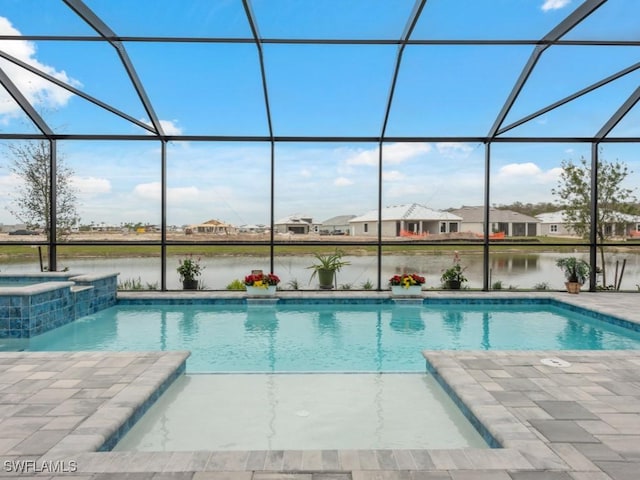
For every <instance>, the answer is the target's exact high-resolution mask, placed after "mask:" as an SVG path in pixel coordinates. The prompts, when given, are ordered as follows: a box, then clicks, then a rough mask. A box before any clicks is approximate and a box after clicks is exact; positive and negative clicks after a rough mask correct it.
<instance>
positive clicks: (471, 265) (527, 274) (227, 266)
mask: <svg viewBox="0 0 640 480" xmlns="http://www.w3.org/2000/svg"><path fill="white" fill-rule="evenodd" d="M581 255H582V256H583V258H585V259H587V256H586V254H578V256H581ZM562 256H566V254H561V253H539V254H529V253H527V254H520V253H492V254H491V256H490V259H489V268H490V272H489V273H490V283H491V284H493V283H494V282H497V281H500V282H502V283H503V286H504V287H505V288H508V287H514V288H520V289H531V288H534V286H535V285H537V284H541V283H547V284H548V286H549V288H550V289H553V290H562V289H564V278H563V276H562V272H561V271H560V270H559V269H558V267H557V266H556V260H557V259H558V258H559V257H562ZM607 258H608V260H607V261H608V265H610V267H609V270H608V271H609V272H611V275H610V276H612V275H613V272H614V270H615V262H616V260H618V261H621V260H622V259H625V260H627V262H626V266H625V272H624V278H623V281H622V289H623V290H637V287H636V284H640V254H632V253H624V254H622V253H620V254H615V255H609V256H608V257H607ZM345 259H346V260H348V261H349V262H351V264H350V265H349V266H348V267H346V268H344V269H342V271H341V272H340V273H339V275H338V284H339V285H344V284H350V285H352V286H353V288H360V286H361V285H362V284H363V283H364V282H365V281H367V280H369V281H373V280H374V279H375V278H377V266H376V257H375V256H349V257H345ZM312 262H313V259H312V258H310V257H309V256H300V257H295V256H287V257H277V258H276V259H275V272H276V273H277V274H278V276H280V278H281V279H282V283H281V287H282V288H286V285H287V284H288V283H289V282H291V281H292V280H296V281H297V282H298V284H299V285H300V288H302V289H310V288H315V287H316V285H315V284H310V283H309V270H308V268H307V267H308V266H309V265H310V264H311V263H312ZM462 262H463V263H464V265H465V266H466V267H467V269H466V271H465V276H467V277H468V278H469V284H468V285H469V287H470V288H481V287H482V255H479V254H463V255H462ZM202 263H203V265H204V266H206V269H205V270H204V272H203V276H202V283H203V284H204V287H205V289H210V290H224V289H225V287H226V286H227V285H228V284H229V283H230V282H231V281H233V280H234V279H242V278H244V276H245V275H246V274H247V272H250V271H251V270H254V269H256V268H262V269H264V270H268V265H269V261H268V259H267V258H261V257H241V256H239V257H204V258H203V259H202ZM450 263H451V257H450V256H449V255H393V256H384V257H383V260H382V281H383V285H382V287H383V288H386V287H387V285H386V284H384V282H386V279H388V278H390V277H391V276H393V275H394V274H397V273H402V272H420V273H421V274H422V275H424V276H425V278H426V280H427V283H426V288H434V287H435V288H439V287H440V275H441V271H442V270H443V269H444V268H446V267H448V266H449V265H450ZM174 264H177V259H174V258H173V257H171V258H169V259H168V261H167V265H168V267H167V288H168V289H169V290H179V289H181V288H182V287H181V284H180V281H179V277H178V275H177V273H176V272H175V269H174V267H173V266H174ZM60 267H61V268H63V267H68V268H69V269H71V270H74V271H78V272H82V273H112V272H119V273H120V275H119V277H118V279H119V281H120V282H123V281H125V280H132V279H135V280H137V279H138V278H139V279H140V281H141V282H142V284H143V285H146V284H157V285H159V284H160V260H159V259H158V258H107V259H73V260H64V261H62V262H60ZM0 269H1V270H2V271H3V272H10V273H15V272H33V271H38V270H39V266H38V265H37V264H36V263H23V264H21V263H11V264H0Z"/></svg>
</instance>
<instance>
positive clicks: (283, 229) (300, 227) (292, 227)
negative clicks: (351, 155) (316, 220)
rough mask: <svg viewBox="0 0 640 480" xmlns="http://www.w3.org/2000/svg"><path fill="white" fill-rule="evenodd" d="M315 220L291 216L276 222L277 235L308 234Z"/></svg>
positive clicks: (274, 225)
mask: <svg viewBox="0 0 640 480" xmlns="http://www.w3.org/2000/svg"><path fill="white" fill-rule="evenodd" d="M312 222H313V219H312V218H311V217H308V216H303V215H297V214H294V215H290V216H288V217H284V218H281V219H280V220H278V221H276V222H274V224H273V228H274V231H275V233H295V234H303V235H304V234H307V233H309V231H310V230H311V224H312Z"/></svg>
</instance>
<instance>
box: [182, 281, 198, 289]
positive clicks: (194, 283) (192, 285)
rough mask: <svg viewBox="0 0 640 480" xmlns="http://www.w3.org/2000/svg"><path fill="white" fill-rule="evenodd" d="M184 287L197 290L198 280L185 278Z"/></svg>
mask: <svg viewBox="0 0 640 480" xmlns="http://www.w3.org/2000/svg"><path fill="white" fill-rule="evenodd" d="M182 288H183V289H184V290H197V289H198V280H196V279H193V280H183V281H182Z"/></svg>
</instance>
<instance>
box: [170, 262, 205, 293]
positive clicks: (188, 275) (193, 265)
mask: <svg viewBox="0 0 640 480" xmlns="http://www.w3.org/2000/svg"><path fill="white" fill-rule="evenodd" d="M176 270H177V271H178V274H179V275H180V281H181V282H182V288H183V289H184V290H197V289H198V277H199V276H200V275H202V271H203V270H204V267H203V266H202V265H200V257H198V258H194V257H193V255H188V256H187V257H185V258H184V259H182V260H180V262H179V265H178V268H177V269H176Z"/></svg>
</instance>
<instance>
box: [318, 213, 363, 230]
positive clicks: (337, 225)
mask: <svg viewBox="0 0 640 480" xmlns="http://www.w3.org/2000/svg"><path fill="white" fill-rule="evenodd" d="M355 217H356V216H355V215H338V216H337V217H332V218H329V219H327V220H325V221H324V222H322V223H321V224H320V225H317V230H318V233H319V234H320V235H323V234H325V235H350V234H351V224H350V223H349V221H350V220H352V219H354V218H355Z"/></svg>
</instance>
